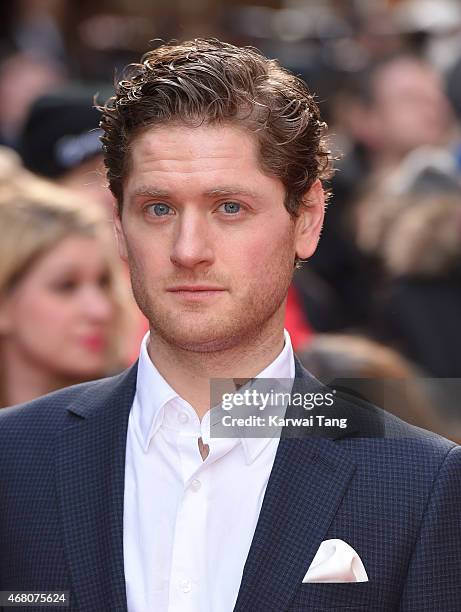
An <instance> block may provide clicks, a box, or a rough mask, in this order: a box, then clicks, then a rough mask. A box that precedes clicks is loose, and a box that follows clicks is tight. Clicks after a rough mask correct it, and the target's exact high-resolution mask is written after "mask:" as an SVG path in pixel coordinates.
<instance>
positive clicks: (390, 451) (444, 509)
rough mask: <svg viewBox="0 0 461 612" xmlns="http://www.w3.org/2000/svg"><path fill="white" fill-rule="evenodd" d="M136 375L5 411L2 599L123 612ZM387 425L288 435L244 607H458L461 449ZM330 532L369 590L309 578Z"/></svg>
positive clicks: (300, 377)
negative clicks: (48, 600) (361, 570)
mask: <svg viewBox="0 0 461 612" xmlns="http://www.w3.org/2000/svg"><path fill="white" fill-rule="evenodd" d="M136 373H137V368H136V365H134V366H133V367H132V368H130V369H129V370H127V371H126V372H124V373H122V374H120V375H118V376H116V377H113V378H108V379H104V380H101V381H96V382H91V383H86V384H83V385H78V386H75V387H70V388H68V389H64V390H61V391H58V392H55V393H53V394H50V395H48V396H45V397H43V398H39V399H37V400H34V401H32V402H29V403H27V404H24V405H22V406H19V407H13V408H8V409H4V410H1V411H0V591H9V590H23V591H24V590H25V591H36V592H43V591H69V592H70V608H68V609H70V610H75V611H77V610H78V611H80V612H106V611H107V612H126V610H127V603H126V593H125V579H124V562H123V500H124V497H123V496H124V477H125V448H126V436H127V425H128V415H129V412H130V409H131V405H132V401H133V397H134V393H135V387H136ZM296 376H297V378H296V382H295V387H294V388H293V391H295V389H312V388H315V386H316V385H317V388H318V385H320V383H318V381H316V380H315V379H314V378H313V377H312V376H311V375H310V374H308V373H307V371H306V370H304V369H303V368H302V366H301V365H300V364H299V362H296ZM349 408H350V406H349V407H346V408H345V410H346V412H347V410H349ZM360 410H361V408H356V407H355V406H353V407H352V409H351V410H350V412H349V415H352V416H353V415H354V414H355V415H356V414H360ZM376 414H378V413H376ZM384 414H386V413H384ZM375 416H376V415H375ZM379 418H381V417H379ZM352 420H353V419H352ZM378 420H379V419H378ZM386 421H387V425H386V430H387V431H388V432H390V433H388V434H386V436H384V437H383V436H382V435H376V432H374V433H372V434H371V435H366V436H364V435H361V434H360V431H359V429H360V427H358V428H356V427H355V425H357V422H356V423H355V425H353V426H352V428H348V429H346V430H338V431H333V433H332V434H331V435H330V436H329V437H328V438H326V437H325V436H320V435H309V436H304V435H301V436H299V435H295V436H291V435H290V432H287V431H286V430H284V431H283V432H282V437H281V440H280V442H279V445H278V450H277V454H276V458H275V461H274V465H273V468H272V471H271V474H270V478H269V482H268V485H267V489H266V493H265V497H264V501H263V505H262V508H261V512H260V516H259V520H258V523H257V526H256V530H255V533H254V536H253V540H252V543H251V547H250V550H249V553H248V557H247V559H246V563H245V566H244V568H242V570H243V574H242V580H241V584H240V590H239V594H238V598H237V602H236V604H235V607H234V611H235V612H294V611H298V612H301V611H304V612H321V611H327V610H328V611H331V610H348V611H349V612H351V611H361V612H365V611H368V612H380V611H382V612H392V611H394V610H395V611H401V612H424V611H428V612H429V611H431V612H432V611H436V610H437V611H438V612H459V611H460V610H461V448H460V447H458V446H456V445H455V444H454V443H452V442H449V441H448V440H445V439H443V438H440V437H438V436H436V435H435V434H430V433H429V432H424V431H423V430H419V429H417V428H414V427H411V426H409V425H407V424H405V423H403V422H402V421H400V420H399V419H397V418H396V417H391V416H389V415H387V416H386ZM380 422H381V421H380ZM359 425H360V424H359ZM378 429H379V428H378ZM159 503H162V501H161V499H159ZM223 528H224V527H223ZM332 538H339V539H341V540H344V541H345V542H347V543H348V544H350V545H351V546H352V547H353V548H354V549H355V550H356V551H357V553H358V554H359V555H360V558H361V559H362V562H363V564H364V566H365V569H366V571H367V574H368V579H369V580H368V582H362V583H335V584H328V583H317V584H309V583H303V582H302V580H303V578H304V576H305V574H306V572H307V569H308V568H309V566H310V564H311V562H312V559H313V558H314V555H315V553H316V551H317V550H318V548H319V546H320V544H321V542H322V541H323V540H327V539H332ZM227 554H232V551H228V553H227ZM23 609H24V610H26V608H23ZM35 609H36V610H37V612H38V611H43V610H46V609H48V608H43V607H40V608H39V607H37V608H34V607H28V608H27V610H29V611H30V610H35ZM49 609H51V608H49ZM6 610H9V608H5V612H6ZM146 612H150V611H146ZM155 612H163V611H155ZM213 612H222V611H213Z"/></svg>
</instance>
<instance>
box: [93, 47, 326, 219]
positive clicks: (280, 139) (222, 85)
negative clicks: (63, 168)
mask: <svg viewBox="0 0 461 612" xmlns="http://www.w3.org/2000/svg"><path fill="white" fill-rule="evenodd" d="M100 110H101V111H102V119H101V124H100V125H101V128H102V129H103V131H104V134H103V136H102V137H101V140H102V143H103V149H104V156H105V165H106V167H107V177H108V180H109V187H110V189H111V191H112V193H113V194H114V196H115V198H116V199H117V202H118V206H119V211H121V208H122V200H123V181H124V178H125V177H126V175H127V173H128V172H129V163H130V156H129V151H130V146H131V145H132V143H133V141H134V139H135V138H136V136H137V135H138V134H139V133H140V132H141V131H142V130H144V129H145V128H146V127H150V126H154V125H158V124H164V123H166V122H170V121H180V122H183V123H185V124H187V125H195V126H198V125H202V124H216V123H229V122H231V123H238V124H239V125H243V126H244V127H246V128H247V129H250V130H251V131H253V132H254V133H255V134H256V136H257V138H258V141H259V153H260V163H261V167H262V168H263V169H264V171H266V172H269V173H270V174H273V175H275V176H277V177H279V178H280V180H281V181H282V183H283V184H284V186H285V188H286V197H285V207H286V208H287V210H288V212H289V213H290V214H291V215H292V216H297V214H298V209H299V206H300V203H301V201H302V199H303V196H304V195H305V193H306V192H307V191H308V190H309V188H310V187H311V186H312V184H313V183H314V181H315V180H316V179H318V178H320V179H328V178H330V176H331V174H332V157H331V154H330V151H329V150H328V147H327V145H326V142H325V131H326V128H327V126H326V124H325V123H324V122H322V120H321V118H320V112H319V108H318V106H317V104H316V102H315V100H314V97H313V96H312V94H311V93H310V92H309V89H308V88H307V86H306V85H305V83H304V82H303V81H302V80H301V79H299V78H297V77H296V76H294V75H293V74H291V73H290V72H288V71H287V70H285V69H284V68H282V67H281V66H280V64H279V63H278V62H277V61H276V60H272V59H268V58H266V57H264V56H263V55H262V54H261V53H260V52H259V51H258V50H256V49H254V48H251V47H244V48H240V47H236V46H234V45H231V44H228V43H224V42H221V41H219V40H216V39H195V40H193V41H187V42H184V43H181V44H177V43H168V44H165V45H162V46H160V47H158V48H156V49H154V50H151V51H149V52H148V53H146V54H145V55H144V56H143V57H142V58H141V63H139V64H130V65H129V66H127V67H126V69H125V71H124V73H123V78H122V79H121V80H119V82H118V83H117V84H116V95H115V96H113V97H112V98H110V99H109V100H108V101H107V102H106V104H105V105H104V106H102V107H100Z"/></svg>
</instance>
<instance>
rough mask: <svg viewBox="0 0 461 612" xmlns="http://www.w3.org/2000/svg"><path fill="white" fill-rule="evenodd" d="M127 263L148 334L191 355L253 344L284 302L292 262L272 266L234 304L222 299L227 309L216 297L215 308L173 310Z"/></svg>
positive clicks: (291, 273) (131, 263)
mask: <svg viewBox="0 0 461 612" xmlns="http://www.w3.org/2000/svg"><path fill="white" fill-rule="evenodd" d="M129 263H130V275H131V284H132V290H133V295H134V298H135V300H136V302H137V304H138V306H139V308H140V310H141V312H142V313H143V314H144V316H145V317H146V318H147V319H148V321H149V326H150V329H151V332H152V333H153V334H155V336H157V337H158V338H159V339H160V340H161V341H163V342H164V343H166V344H167V345H168V346H170V347H171V348H172V349H176V350H182V351H190V352H194V353H213V352H215V353H218V352H224V351H229V350H232V349H236V348H237V347H242V348H244V347H245V346H248V347H251V346H257V345H258V344H259V343H260V342H261V339H262V338H264V337H265V335H266V334H267V332H268V330H270V328H271V325H272V324H273V322H274V319H275V318H276V316H277V313H278V312H279V310H280V308H281V306H282V304H283V303H284V301H285V298H286V295H287V293H288V288H289V286H290V283H291V280H292V276H293V269H294V268H293V261H292V260H291V258H290V259H289V260H288V258H286V257H285V258H284V259H283V260H281V261H280V262H278V264H279V265H278V266H274V270H275V271H273V272H270V271H267V272H266V273H265V274H266V277H265V280H264V283H263V284H262V285H261V284H258V285H257V286H254V287H248V288H247V289H246V291H245V292H244V293H243V294H241V295H240V297H239V299H238V301H234V302H233V303H232V301H231V302H230V303H229V300H228V295H229V294H228V295H227V296H225V297H223V299H224V300H226V303H227V308H226V309H223V307H222V306H220V305H219V300H220V299H221V298H218V304H217V305H216V306H214V305H210V306H204V305H201V304H191V305H189V306H183V308H181V309H179V308H178V309H175V311H173V310H172V309H168V307H167V306H165V303H163V304H162V303H161V302H160V300H156V299H155V297H153V296H152V295H150V294H149V292H148V291H147V288H146V282H145V276H144V275H143V273H142V272H141V271H140V270H139V269H138V267H137V265H136V263H135V262H134V260H132V259H131V260H130V262H129ZM154 290H155V289H154V288H153V291H154ZM158 291H159V293H161V291H162V290H158ZM230 296H231V298H232V296H233V294H232V292H231V293H230ZM272 326H273V325H272Z"/></svg>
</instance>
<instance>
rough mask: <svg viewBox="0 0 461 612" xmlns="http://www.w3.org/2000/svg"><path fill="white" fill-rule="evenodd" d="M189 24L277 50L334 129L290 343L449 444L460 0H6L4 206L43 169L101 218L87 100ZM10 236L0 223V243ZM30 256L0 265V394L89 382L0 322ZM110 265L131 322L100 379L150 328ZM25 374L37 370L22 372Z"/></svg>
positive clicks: (94, 345) (93, 339)
mask: <svg viewBox="0 0 461 612" xmlns="http://www.w3.org/2000/svg"><path fill="white" fill-rule="evenodd" d="M197 36H215V37H218V38H221V39H223V40H225V41H228V42H232V43H235V44H238V45H253V46H255V47H257V48H259V49H260V50H261V51H262V52H263V53H264V54H266V55H267V56H269V57H274V58H278V59H279V61H280V62H281V64H282V65H284V66H286V67H287V68H289V69H291V70H292V71H293V72H295V73H296V74H298V75H299V76H301V77H302V78H303V79H304V80H305V81H306V83H307V84H308V86H309V88H310V89H311V91H312V92H313V93H315V94H316V97H317V100H318V102H319V104H320V106H321V109H322V112H323V116H324V118H325V120H326V121H327V122H328V125H329V140H330V146H331V149H332V151H333V152H334V154H335V156H336V157H337V163H336V166H337V168H338V170H337V172H336V174H335V176H334V178H333V179H332V180H331V184H330V185H328V186H327V187H329V188H330V189H331V190H332V197H331V199H330V202H329V205H328V210H327V216H326V222H325V228H324V231H323V236H322V238H321V241H320V245H319V248H318V251H317V252H316V254H315V255H314V256H313V257H312V258H311V260H309V262H307V263H305V264H304V265H303V266H302V268H301V269H300V270H298V271H297V272H296V275H295V280H294V283H293V286H292V288H291V289H290V293H289V297H288V311H287V321H286V324H287V328H288V329H289V331H290V333H291V335H292V339H293V344H294V347H295V349H296V351H297V352H298V353H299V354H300V355H301V356H302V359H303V361H304V363H305V364H306V366H307V367H308V368H309V369H310V370H311V371H312V372H313V373H314V375H316V376H318V377H319V378H321V379H322V380H323V381H325V382H331V381H332V380H335V379H337V378H341V380H343V381H344V380H345V379H349V380H353V379H354V380H355V379H367V380H372V381H375V390H374V391H372V392H371V396H370V397H372V398H374V399H375V400H376V398H377V397H378V396H379V397H380V398H381V399H382V398H384V400H383V401H381V405H383V407H384V408H386V409H387V410H390V411H392V412H396V413H397V414H400V415H402V416H403V418H405V419H407V420H409V421H412V422H414V423H416V424H420V425H421V426H423V427H426V428H428V429H432V430H434V431H438V432H440V433H442V434H444V435H446V436H448V437H451V438H453V439H457V440H460V439H461V406H460V401H459V399H460V398H461V383H460V379H461V353H460V351H459V348H458V347H459V346H460V345H461V321H460V319H461V130H460V120H461V78H460V77H461V0H168V1H167V0H154V1H147V0H129V1H128V0H110V1H109V0H91V2H90V1H88V0H80V1H79V2H76V1H74V2H72V1H71V0H13V1H12V2H9V3H6V2H4V3H2V4H1V6H0V145H2V149H1V152H0V193H1V192H2V190H6V192H5V193H7V195H8V198H9V202H10V205H13V204H14V200H15V198H16V199H17V200H18V201H19V199H20V198H19V196H18V191H17V189H18V185H22V184H25V183H27V184H29V183H30V181H32V182H33V181H34V180H36V179H40V181H49V182H51V183H53V187H55V188H56V189H59V190H61V191H60V194H61V196H60V198H61V199H62V200H66V199H69V200H72V201H74V200H75V199H79V202H80V205H81V206H83V207H88V208H91V209H94V210H95V211H98V213H97V214H99V215H100V217H101V221H102V224H104V223H106V224H107V225H108V224H109V217H110V209H111V205H112V197H111V195H110V193H109V191H108V190H107V188H106V187H105V180H104V172H103V166H102V156H101V148H100V143H99V135H100V134H99V130H98V112H97V111H96V110H95V109H94V108H93V105H94V103H95V100H97V101H99V102H104V101H105V99H106V98H107V97H109V96H110V95H111V92H112V83H113V81H114V79H116V78H117V75H118V74H120V71H121V69H122V67H123V66H125V65H126V64H127V63H129V62H136V61H138V60H139V57H140V55H141V54H142V53H143V52H144V51H146V50H147V49H148V47H149V46H150V47H155V46H157V45H159V44H161V42H162V41H168V40H170V39H172V38H176V39H178V40H184V39H188V38H194V37H197ZM149 41H150V42H149ZM95 96H96V98H95ZM12 182H13V183H14V185H16V186H15V187H14V188H12V187H11V183H12ZM35 184H36V183H35ZM32 185H33V183H32ZM15 189H16V191H15ZM34 189H35V187H32V191H33V190H34ZM43 192H44V196H43V197H45V199H46V197H48V196H46V189H43ZM15 194H16V195H15ZM8 198H7V199H8ZM0 199H1V198H0ZM11 202H13V204H11ZM42 204H43V202H42ZM8 232H9V228H8V227H6V225H5V224H4V225H3V227H1V228H0V241H1V240H2V235H3V237H5V236H6V235H7V234H8ZM3 239H4V238H3ZM18 240H20V237H19V238H18ZM80 263H81V262H80ZM37 265H38V263H37V261H36V258H33V257H31V259H30V260H29V261H28V262H27V265H26V266H25V267H24V266H23V269H22V270H20V271H19V272H17V273H15V275H14V282H11V279H10V281H9V282H8V283H6V282H5V283H3V285H2V284H1V282H2V281H1V277H0V356H1V358H2V363H3V364H4V366H3V375H2V377H1V378H0V387H2V388H0V398H2V399H1V400H0V407H1V406H2V405H7V404H9V403H13V401H15V400H16V399H17V398H18V397H20V398H21V399H23V398H26V399H27V398H28V397H32V396H34V395H37V394H38V393H39V392H40V393H41V392H44V391H47V390H51V389H53V388H57V387H58V386H60V385H62V384H63V381H64V380H66V381H69V380H72V381H73V382H74V381H78V380H83V379H87V378H88V377H89V374H88V373H87V374H86V375H85V376H82V375H81V374H79V375H77V373H78V372H81V368H80V369H79V368H78V367H76V368H75V376H73V377H70V378H69V376H68V377H67V378H65V377H63V376H61V377H59V376H58V375H57V372H56V368H57V367H58V366H59V364H58V365H56V364H55V365H53V367H51V366H50V364H49V362H47V363H45V364H44V363H43V359H42V361H40V359H41V358H42V357H41V354H37V355H36V354H34V350H36V347H34V346H33V347H32V348H31V347H30V346H24V342H25V341H24V338H19V339H18V338H16V337H15V336H14V333H13V332H12V331H11V326H10V327H8V326H7V325H3V327H2V317H3V315H2V312H3V311H4V310H5V304H7V303H8V300H9V299H10V298H11V293H12V292H14V291H15V290H16V289H18V285H19V286H20V285H21V283H22V282H24V280H28V279H29V277H30V275H31V274H32V273H33V272H34V270H35V267H36V266H37ZM112 273H113V274H114V275H115V276H117V275H118V277H117V278H119V280H117V286H119V285H120V286H122V285H125V289H126V297H125V310H126V314H127V317H126V319H127V320H130V321H131V326H130V325H128V327H123V328H122V327H120V326H118V327H117V332H116V333H118V334H123V336H122V337H121V338H120V340H121V342H120V343H119V344H121V345H122V346H123V347H124V350H123V351H122V352H119V354H120V357H119V358H118V361H117V363H114V360H113V359H112V360H111V361H110V367H109V369H106V370H104V371H103V372H102V373H103V374H104V373H111V372H113V371H118V370H119V369H121V368H123V367H125V366H126V365H128V364H129V363H131V362H132V361H133V360H134V359H135V358H136V353H137V350H138V342H139V339H140V338H141V336H142V334H143V333H144V331H145V329H146V323H145V321H144V320H143V319H142V317H141V315H140V314H139V313H138V312H137V310H136V307H135V306H134V305H133V303H132V299H131V297H130V295H129V288H128V281H127V275H126V270H123V269H120V270H118V271H114V272H112ZM79 275H80V276H79ZM85 278H86V277H85V270H83V271H80V272H79V273H78V274H77V276H76V278H75V279H74V290H73V292H72V291H69V294H68V296H67V306H66V307H68V308H69V309H70V308H74V311H75V316H74V321H75V323H74V324H75V326H76V329H78V330H81V329H84V330H85V331H84V333H83V332H80V331H78V333H77V332H76V335H78V334H80V335H82V334H83V336H84V337H85V338H86V344H87V348H88V347H89V348H88V350H90V351H92V352H93V353H94V352H95V351H97V349H98V347H99V349H100V350H101V351H102V348H103V345H104V342H102V340H101V337H100V336H101V332H100V325H101V322H100V320H99V322H98V321H97V318H98V317H97V316H96V315H95V312H96V311H97V309H96V308H95V307H94V302H91V300H90V299H89V298H88V295H89V294H88V292H87V293H85V291H84V289H85V288H86V289H88V286H87V285H88V283H87V285H85V283H84V280H85ZM119 281H120V282H119ZM19 288H20V287H19ZM82 296H83V297H82ZM16 298H17V296H16ZM87 298H88V299H87ZM18 299H19V298H18ZM63 304H64V302H63ZM64 307H65V306H63V308H64ZM100 318H101V315H100V313H99V319H100ZM3 319H4V317H3ZM106 323H107V325H108V322H107V321H106ZM18 325H19V323H18ZM98 325H99V327H98ZM98 330H99V331H98ZM122 330H123V331H122ZM98 334H99V335H98ZM98 338H99V341H98ZM21 342H22V344H21ZM37 342H38V341H37ZM26 344H27V343H26ZM13 362H14V363H15V368H14V370H15V375H14V376H13V378H11V370H12V368H11V367H7V365H6V364H7V363H13ZM101 363H103V361H101ZM47 367H48V370H47ZM53 368H54V370H53ZM58 369H59V368H58ZM31 372H34V376H35V377H38V378H40V376H41V375H43V376H45V378H46V377H48V378H47V381H48V382H47V383H46V384H41V385H35V386H34V385H31V384H30V382H29V381H30V380H32V379H34V376H31ZM21 373H22V374H21ZM98 373H99V374H100V373H101V368H100V369H99V371H98ZM58 374H59V372H58ZM61 374H62V373H61ZM67 374H68V373H67ZM95 374H96V373H95ZM396 381H397V382H396ZM42 382H43V381H42ZM18 386H19V387H21V386H22V389H23V391H24V392H22V393H18V392H17V388H18ZM359 386H360V385H359ZM15 388H16V390H15ZM373 394H374V395H373ZM2 402H3V403H2Z"/></svg>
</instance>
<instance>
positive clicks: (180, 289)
mask: <svg viewBox="0 0 461 612" xmlns="http://www.w3.org/2000/svg"><path fill="white" fill-rule="evenodd" d="M225 291H226V290H225V289H224V288H223V287H218V286H213V285H177V286H174V287H169V288H167V292H168V293H171V294H173V295H174V296H176V297H179V298H182V299H185V300H203V299H207V298H211V297H216V296H219V295H221V294H223V293H224V292H225Z"/></svg>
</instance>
